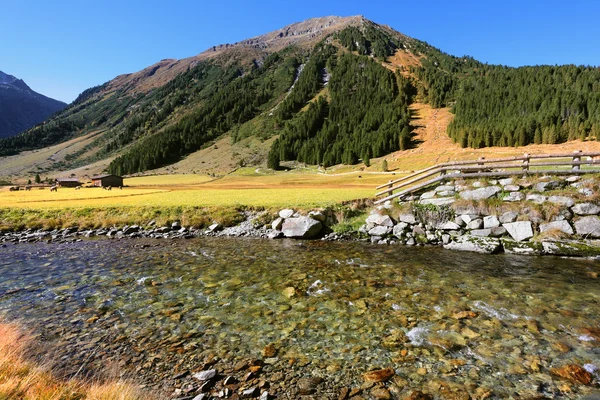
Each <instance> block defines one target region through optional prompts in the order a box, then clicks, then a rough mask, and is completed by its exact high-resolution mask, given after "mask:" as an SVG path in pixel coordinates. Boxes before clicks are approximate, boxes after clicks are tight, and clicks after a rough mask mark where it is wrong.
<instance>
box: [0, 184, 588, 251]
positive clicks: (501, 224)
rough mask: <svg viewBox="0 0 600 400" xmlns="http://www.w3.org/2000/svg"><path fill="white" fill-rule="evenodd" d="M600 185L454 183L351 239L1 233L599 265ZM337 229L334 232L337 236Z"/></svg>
mask: <svg viewBox="0 0 600 400" xmlns="http://www.w3.org/2000/svg"><path fill="white" fill-rule="evenodd" d="M599 184H600V183H599V180H598V179H597V178H595V177H587V178H586V177H584V178H581V177H580V176H571V177H566V178H556V177H542V178H541V179H540V180H538V181H530V180H528V179H525V178H523V179H513V178H508V179H500V180H490V181H474V182H467V181H464V180H463V181H449V182H442V183H441V184H440V185H439V186H437V187H434V188H429V190H427V191H424V192H422V193H419V194H417V195H415V196H412V197H410V198H408V199H405V200H404V201H402V202H400V203H395V204H393V203H392V202H389V201H388V202H386V204H385V205H382V206H379V207H377V208H375V209H373V210H372V211H371V212H370V214H369V215H368V217H367V218H366V221H365V224H364V225H363V226H361V227H360V228H359V229H358V230H356V231H353V232H345V233H344V234H340V233H336V232H335V225H336V224H337V223H338V222H339V221H338V219H337V218H336V214H335V213H334V211H333V210H332V209H329V208H328V209H324V210H323V209H322V210H315V211H310V212H307V213H302V214H301V213H300V212H297V211H295V210H292V209H284V210H280V211H279V212H278V213H277V215H273V214H272V213H269V212H267V211H262V212H250V211H243V214H244V215H243V217H244V218H243V222H242V223H240V224H239V225H236V226H231V227H224V226H221V225H220V224H218V223H214V224H212V225H210V226H208V227H206V228H202V229H200V228H195V227H191V226H183V225H182V224H181V223H180V222H179V221H174V222H172V223H171V224H170V225H166V226H157V224H156V222H155V221H149V222H147V223H145V224H141V225H127V226H121V227H111V228H102V229H85V230H83V229H79V228H77V227H70V228H66V229H54V230H32V229H29V230H25V231H21V232H0V243H4V244H6V243H24V242H39V241H44V242H53V243H68V242H74V241H79V240H84V239H87V238H97V237H105V238H110V239H124V238H155V239H191V238H196V237H203V236H210V237H215V236H217V237H256V238H265V239H278V238H294V239H315V238H320V239H321V240H361V241H364V240H370V241H371V242H373V243H376V244H386V245H396V244H397V245H407V246H419V245H435V246H443V247H444V248H446V249H449V250H459V251H474V252H479V253H486V254H496V253H502V252H504V253H509V254H520V255H557V256H582V257H600V202H599V200H598V195H597V193H598V189H599ZM332 228H334V229H333V230H332Z"/></svg>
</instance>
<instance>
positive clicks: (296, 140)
mask: <svg viewBox="0 0 600 400" xmlns="http://www.w3.org/2000/svg"><path fill="white" fill-rule="evenodd" d="M598 82H600V70H599V69H598V68H594V67H583V66H579V67H578V66H536V67H523V68H510V67H504V66H498V65H488V64H483V63H481V62H478V61H477V60H475V59H473V58H471V57H467V56H464V57H455V56H452V55H448V54H446V53H444V52H442V51H440V50H438V49H436V48H434V47H432V46H430V45H428V44H427V43H425V42H422V41H419V40H417V39H413V38H410V37H408V36H406V35H403V34H401V33H399V32H397V31H395V30H394V29H392V28H391V27H388V26H384V25H379V24H377V23H375V22H372V21H369V20H367V19H365V18H364V17H362V16H354V17H324V18H315V19H310V20H307V21H304V22H299V23H296V24H292V25H289V26H286V27H284V28H282V29H280V30H277V31H274V32H270V33H267V34H265V35H261V36H258V37H255V38H251V39H247V40H244V41H241V42H238V43H233V44H221V45H217V46H214V47H211V48H209V49H207V50H206V51H204V52H203V53H200V54H198V55H197V56H194V57H190V58H186V59H182V60H162V61H160V62H158V63H156V64H154V65H152V66H150V67H147V68H145V69H143V70H142V71H139V72H136V73H132V74H126V75H121V76H118V77H116V78H115V79H113V80H111V81H109V82H106V83H105V84H103V85H100V86H97V87H94V88H90V89H88V90H86V91H84V92H83V93H82V94H81V95H80V96H79V97H78V98H77V99H76V100H75V101H74V102H73V103H72V104H70V105H69V106H68V107H67V108H65V109H64V110H62V111H61V112H59V113H57V114H56V115H54V116H53V117H52V118H50V119H49V120H47V121H45V122H44V123H43V124H39V125H37V126H35V127H33V128H32V129H30V130H28V131H27V132H24V133H22V134H20V135H18V136H14V137H11V138H8V139H4V140H0V156H3V155H4V156H6V155H11V154H18V153H19V152H20V151H23V150H32V149H37V148H41V147H47V146H51V145H55V144H57V143H62V142H67V141H69V142H68V143H77V145H73V146H71V147H70V148H69V149H70V150H69V152H66V151H64V152H61V154H62V159H61V160H56V161H55V162H56V165H54V168H62V169H67V168H74V167H77V166H83V165H89V164H92V163H96V162H99V161H102V160H106V161H105V165H106V164H108V163H109V165H108V167H107V168H106V169H107V170H108V171H109V172H111V173H117V174H131V173H137V172H143V171H147V170H150V169H156V168H160V167H165V166H168V165H171V164H173V163H178V162H181V161H182V160H184V159H186V158H190V157H192V158H191V159H193V160H194V161H193V162H192V164H193V163H197V164H198V168H200V164H202V163H204V162H205V161H206V160H205V159H203V158H202V157H203V156H200V157H198V158H195V155H196V154H199V153H202V152H205V153H206V152H207V151H208V149H213V150H217V147H219V146H220V147H221V148H224V147H225V144H227V148H228V149H230V150H228V153H227V154H223V153H221V154H219V157H227V158H228V159H231V160H234V161H235V163H237V164H238V165H268V166H269V167H271V168H277V167H279V165H281V163H282V162H286V161H299V162H304V163H308V164H320V165H324V166H329V165H333V164H339V163H344V164H355V163H357V162H359V160H361V159H362V160H363V162H365V163H368V160H369V159H370V158H374V157H381V156H384V155H386V154H388V153H391V152H394V151H397V150H403V149H407V148H410V147H412V146H415V145H416V143H414V142H413V140H412V137H413V133H412V130H413V126H412V125H411V112H410V110H409V106H410V105H411V104H412V103H414V102H417V101H418V102H421V103H428V104H430V105H431V106H433V107H451V109H452V112H453V113H454V117H453V119H452V122H450V125H449V127H448V133H449V135H450V136H451V137H452V139H453V140H455V141H456V142H457V143H459V144H460V145H461V146H470V147H484V146H497V145H503V146H520V145H525V144H528V143H560V142H564V141H566V140H571V139H573V138H579V139H582V140H592V139H594V138H598V139H600V86H598ZM217 143H219V146H217ZM63 153H68V154H66V155H65V154H63ZM202 154H204V153H202Z"/></svg>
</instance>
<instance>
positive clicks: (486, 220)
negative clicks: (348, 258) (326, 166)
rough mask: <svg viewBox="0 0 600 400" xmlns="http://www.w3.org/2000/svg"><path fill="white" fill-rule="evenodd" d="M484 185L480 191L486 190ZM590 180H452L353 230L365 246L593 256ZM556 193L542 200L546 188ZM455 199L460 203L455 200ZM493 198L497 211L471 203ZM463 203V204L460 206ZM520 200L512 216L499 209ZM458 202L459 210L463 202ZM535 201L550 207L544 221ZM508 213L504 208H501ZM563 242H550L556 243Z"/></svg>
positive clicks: (598, 231) (596, 245) (597, 233)
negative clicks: (408, 205)
mask: <svg viewBox="0 0 600 400" xmlns="http://www.w3.org/2000/svg"><path fill="white" fill-rule="evenodd" d="M486 184H487V186H486ZM595 184H596V183H595V182H594V181H593V180H580V179H579V177H576V176H575V177H570V178H567V179H565V180H558V179H554V180H552V179H546V180H543V181H542V182H538V183H536V184H531V183H528V182H526V181H520V182H515V180H514V179H513V178H508V179H500V180H493V181H490V182H487V183H485V182H480V181H477V182H474V183H472V184H471V185H467V183H466V182H464V181H455V182H450V183H447V184H443V185H440V186H438V187H436V188H435V189H433V190H430V191H427V192H425V193H422V194H421V195H420V196H418V197H417V196H415V197H413V198H412V199H411V200H412V202H411V204H412V211H409V212H404V213H400V214H399V215H397V217H396V218H393V217H392V216H391V215H392V214H393V211H392V210H393V206H392V204H391V203H390V202H388V203H386V204H385V205H384V206H380V207H378V208H377V209H375V210H373V211H372V212H371V214H370V215H369V216H368V218H367V220H366V223H365V225H363V226H362V227H361V229H360V230H361V232H363V233H365V234H368V235H369V236H370V237H371V241H372V242H376V243H387V244H391V243H400V244H405V245H409V246H414V245H418V244H433V245H442V246H444V247H445V248H447V249H452V250H466V251H475V252H480V253H490V254H491V253H498V252H502V251H505V252H508V253H516V254H555V255H598V254H600V241H597V240H595V239H598V238H600V217H599V214H600V205H599V204H597V203H595V202H593V201H589V200H586V198H589V197H591V196H593V194H594V191H593V190H592V189H590V186H591V187H595V186H594V185H595ZM561 188H563V189H565V190H564V193H559V195H557V194H556V193H553V194H552V195H549V196H547V195H544V194H542V193H544V192H547V191H548V190H553V191H557V189H561ZM459 199H462V200H463V201H458V200H459ZM490 199H495V202H496V204H498V205H499V206H497V207H479V206H477V204H476V203H475V202H476V201H489V200H490ZM464 200H469V201H470V202H465V201H464ZM514 201H520V202H522V207H520V208H518V209H517V208H515V207H512V208H513V209H515V210H516V211H513V210H508V211H504V212H501V213H500V212H498V213H485V212H483V211H481V210H482V209H495V210H501V209H502V208H503V207H502V204H507V203H512V202H514ZM465 204H466V205H465ZM536 204H548V205H551V206H552V207H553V208H554V212H553V213H552V215H551V216H547V217H546V216H544V213H541V212H539V210H538V208H536V207H535V205H536ZM504 208H505V209H510V208H511V207H504ZM559 238H560V239H565V238H566V239H568V240H558V239H559Z"/></svg>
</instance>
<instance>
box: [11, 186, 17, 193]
mask: <svg viewBox="0 0 600 400" xmlns="http://www.w3.org/2000/svg"><path fill="white" fill-rule="evenodd" d="M8 190H10V191H11V192H18V191H19V187H18V186H11V187H10V189H8Z"/></svg>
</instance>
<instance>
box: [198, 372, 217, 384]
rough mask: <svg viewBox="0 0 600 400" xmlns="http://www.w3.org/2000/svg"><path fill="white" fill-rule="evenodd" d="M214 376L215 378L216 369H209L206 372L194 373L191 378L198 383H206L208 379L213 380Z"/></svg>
mask: <svg viewBox="0 0 600 400" xmlns="http://www.w3.org/2000/svg"><path fill="white" fill-rule="evenodd" d="M215 376H217V370H216V369H209V370H206V371H200V372H196V373H195V374H194V375H192V377H194V378H195V379H198V380H199V381H203V382H204V381H207V380H209V379H212V378H214V377H215Z"/></svg>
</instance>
